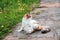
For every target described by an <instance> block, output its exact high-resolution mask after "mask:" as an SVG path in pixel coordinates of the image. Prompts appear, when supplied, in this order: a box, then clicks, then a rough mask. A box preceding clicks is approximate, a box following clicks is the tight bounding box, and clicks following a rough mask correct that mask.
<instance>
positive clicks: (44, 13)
mask: <svg viewBox="0 0 60 40" xmlns="http://www.w3.org/2000/svg"><path fill="white" fill-rule="evenodd" d="M45 1H47V2H48V0H45ZM45 1H43V0H42V2H45ZM53 1H54V0H53ZM56 1H57V0H56ZM58 1H59V0H58ZM31 14H32V15H33V19H35V20H37V21H39V23H40V24H41V25H48V26H50V27H51V31H50V32H49V33H46V34H42V33H41V32H40V31H38V32H35V33H32V34H26V33H25V32H21V33H18V32H17V31H16V30H17V29H19V28H20V26H21V23H18V24H17V25H16V28H15V29H14V30H13V32H12V33H10V34H9V35H7V36H6V37H5V39H4V40H60V39H59V38H60V8H59V7H57V8H55V7H54V8H51V7H48V8H36V9H35V10H34V11H32V12H31Z"/></svg>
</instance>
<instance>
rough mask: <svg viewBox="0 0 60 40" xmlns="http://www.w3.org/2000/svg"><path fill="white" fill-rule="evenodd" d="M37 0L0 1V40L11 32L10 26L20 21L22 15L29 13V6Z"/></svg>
mask: <svg viewBox="0 0 60 40" xmlns="http://www.w3.org/2000/svg"><path fill="white" fill-rule="evenodd" d="M33 3H38V1H37V0H0V39H2V38H3V37H4V36H5V35H6V33H9V32H11V31H12V30H11V28H13V27H12V26H14V25H16V24H17V23H18V22H20V21H21V19H22V17H23V15H24V14H25V13H27V12H30V10H32V9H31V7H30V5H31V4H33Z"/></svg>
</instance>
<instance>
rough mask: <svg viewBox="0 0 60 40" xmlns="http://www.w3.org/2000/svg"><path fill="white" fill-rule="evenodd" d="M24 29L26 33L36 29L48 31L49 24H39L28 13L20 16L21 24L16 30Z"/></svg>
mask: <svg viewBox="0 0 60 40" xmlns="http://www.w3.org/2000/svg"><path fill="white" fill-rule="evenodd" d="M22 30H24V31H25V32H26V33H32V32H34V31H36V30H41V32H42V33H44V32H49V31H50V28H49V26H41V25H40V24H39V23H38V22H37V21H36V20H33V19H32V16H31V15H30V14H25V15H24V16H23V18H22V26H21V28H20V29H19V30H18V32H20V31H22Z"/></svg>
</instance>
